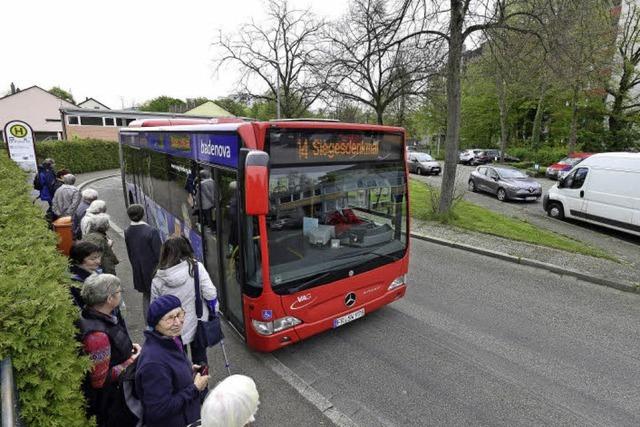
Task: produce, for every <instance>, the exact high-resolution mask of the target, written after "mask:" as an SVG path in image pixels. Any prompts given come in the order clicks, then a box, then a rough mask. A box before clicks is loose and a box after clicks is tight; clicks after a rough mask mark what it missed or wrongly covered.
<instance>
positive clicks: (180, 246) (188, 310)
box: [151, 236, 217, 365]
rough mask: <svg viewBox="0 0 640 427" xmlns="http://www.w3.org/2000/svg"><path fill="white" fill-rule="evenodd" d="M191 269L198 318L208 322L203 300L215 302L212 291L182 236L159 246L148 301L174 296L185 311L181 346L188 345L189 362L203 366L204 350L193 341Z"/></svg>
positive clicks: (194, 322)
mask: <svg viewBox="0 0 640 427" xmlns="http://www.w3.org/2000/svg"><path fill="white" fill-rule="evenodd" d="M195 268H198V274H199V276H200V292H201V294H202V295H201V300H202V317H201V318H200V319H201V320H206V319H208V318H209V307H208V305H207V303H206V301H205V300H209V301H211V300H214V299H216V297H217V292H216V288H215V286H214V285H213V283H212V282H211V278H210V277H209V273H207V270H206V269H205V268H204V265H202V264H201V263H200V262H198V261H197V260H196V258H195V256H194V254H193V249H192V248H191V244H190V243H189V241H188V240H187V239H186V238H185V237H182V236H178V237H170V238H169V239H167V240H166V241H165V242H164V243H163V244H162V249H161V250H160V260H159V261H158V268H157V270H156V274H155V276H154V278H153V281H152V282H151V302H153V300H154V299H156V298H158V297H160V296H162V295H175V296H176V297H178V298H179V299H180V301H181V302H182V308H183V309H184V311H185V316H184V326H183V329H182V343H183V344H184V346H185V348H186V346H187V344H191V360H192V362H193V363H194V364H196V365H206V364H207V349H206V348H201V347H200V346H199V345H197V343H196V342H195V341H194V335H195V332H196V327H197V325H198V319H197V318H196V297H195V286H194V271H195V270H194V269H195ZM216 308H217V306H216Z"/></svg>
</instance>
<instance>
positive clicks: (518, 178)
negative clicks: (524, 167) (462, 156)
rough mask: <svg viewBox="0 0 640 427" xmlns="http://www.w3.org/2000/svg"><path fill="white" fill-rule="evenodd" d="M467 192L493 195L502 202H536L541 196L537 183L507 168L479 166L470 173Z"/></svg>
mask: <svg viewBox="0 0 640 427" xmlns="http://www.w3.org/2000/svg"><path fill="white" fill-rule="evenodd" d="M469 190H471V191H474V192H476V191H486V192H487V193H491V194H495V195H496V196H497V197H498V200H500V201H502V202H504V201H506V200H510V199H519V200H538V199H539V198H540V196H541V195H542V187H541V186H540V184H539V183H538V182H536V181H535V180H534V179H532V178H531V177H529V176H528V175H526V174H525V173H524V172H522V171H519V170H518V169H515V168H511V167H507V166H479V167H478V168H476V170H474V171H473V172H471V176H470V177H469Z"/></svg>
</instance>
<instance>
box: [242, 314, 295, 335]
mask: <svg viewBox="0 0 640 427" xmlns="http://www.w3.org/2000/svg"><path fill="white" fill-rule="evenodd" d="M300 323H302V321H301V320H300V319H297V318H295V317H293V316H286V317H281V318H280V319H276V320H274V321H273V322H261V321H259V320H255V319H252V320H251V324H252V325H253V329H255V331H256V332H257V333H259V334H260V335H273V334H275V333H277V332H280V331H284V330H285V329H289V328H293V327H294V326H296V325H299V324H300Z"/></svg>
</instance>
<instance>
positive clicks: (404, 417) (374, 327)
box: [276, 240, 640, 426]
mask: <svg viewBox="0 0 640 427" xmlns="http://www.w3.org/2000/svg"><path fill="white" fill-rule="evenodd" d="M412 250H413V252H412V257H411V267H410V275H409V277H410V280H409V282H410V287H409V290H408V293H407V296H406V297H405V298H404V299H402V300H400V301H397V302H395V303H394V304H392V305H390V306H387V307H386V308H383V309H381V310H379V311H377V312H374V313H371V314H370V315H368V316H366V317H365V318H363V319H361V320H358V321H356V322H354V323H352V324H348V325H345V326H343V327H341V328H338V329H336V330H333V331H330V332H328V333H325V334H322V335H320V336H318V337H315V338H312V339H310V340H308V341H306V342H303V343H300V344H299V345H296V346H292V347H289V348H285V349H283V350H281V351H279V352H277V353H276V357H277V358H278V359H279V360H281V361H282V362H283V363H284V364H285V365H287V366H289V367H290V368H291V369H293V370H294V371H295V372H296V373H297V374H298V375H300V376H301V377H302V378H304V379H305V380H306V381H307V382H308V383H310V384H311V385H312V386H313V387H314V388H315V389H316V390H318V391H320V392H321V393H322V394H324V395H325V396H327V397H328V398H329V399H330V400H331V402H332V403H333V404H334V405H335V406H336V407H337V408H338V409H339V410H341V411H342V412H344V413H345V414H346V415H347V416H349V417H350V418H351V419H352V420H353V421H355V422H356V423H358V424H360V425H362V426H392V425H416V426H418V425H420V426H423V425H491V426H493V425H581V426H583V425H629V426H631V425H639V424H640V356H638V355H639V354H640V353H639V351H640V333H639V332H638V328H637V325H638V322H639V321H640V312H639V311H638V308H637V307H638V303H639V302H640V297H638V296H637V295H630V294H624V293H621V292H618V291H615V290H611V289H608V288H603V287H598V286H595V285H590V284H586V283H581V282H578V281H576V280H570V279H563V278H560V277H558V276H556V275H553V274H551V273H547V272H543V271H539V270H535V269H532V268H526V267H522V266H516V265H513V264H508V263H505V262H501V261H496V260H492V259H489V258H486V257H483V256H479V255H475V254H471V253H467V252H463V251H459V250H456V249H450V248H446V247H441V246H437V245H433V244H428V243H425V242H422V241H418V240H412Z"/></svg>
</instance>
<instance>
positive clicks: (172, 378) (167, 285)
mask: <svg viewBox="0 0 640 427" xmlns="http://www.w3.org/2000/svg"><path fill="white" fill-rule="evenodd" d="M54 164H55V163H54V162H53V160H51V159H47V161H45V162H44V163H43V166H42V167H41V168H40V169H41V170H40V171H39V174H38V177H37V179H38V180H39V181H40V182H41V183H44V184H46V185H47V189H46V190H43V189H41V190H40V194H41V196H40V197H41V198H42V200H44V201H48V202H49V204H50V208H49V210H50V211H52V212H53V214H54V215H56V216H62V215H64V216H71V217H72V226H73V237H74V243H73V245H72V247H71V250H70V253H69V273H70V278H71V285H70V288H69V289H70V295H71V298H72V300H73V302H74V304H75V305H76V306H77V308H78V313H79V319H78V322H77V326H78V330H79V332H78V337H77V338H78V340H79V342H80V343H81V346H82V350H83V352H84V354H86V355H87V356H88V357H89V359H90V360H91V362H92V369H91V370H90V372H89V373H88V374H87V377H86V379H85V381H84V383H83V392H84V394H85V398H86V400H87V407H86V411H87V417H95V419H96V421H97V425H98V426H99V427H102V426H122V427H127V426H132V427H133V426H148V427H153V426H167V427H172V426H176V427H184V426H187V425H189V426H211V427H213V426H238V427H239V426H244V425H246V424H248V423H250V422H252V421H253V416H254V415H255V413H256V411H257V408H258V404H259V397H258V391H257V388H256V386H255V383H254V382H253V380H252V379H251V378H248V377H245V376H242V375H232V376H230V377H228V378H227V379H225V380H224V381H222V382H221V383H220V384H218V385H217V386H216V387H215V388H214V389H213V390H211V391H210V392H209V393H208V394H206V398H205V393H206V392H207V389H208V383H209V375H208V360H207V353H206V350H207V349H206V348H203V347H201V346H200V345H198V344H197V342H196V341H195V340H194V334H195V330H196V325H197V323H198V320H199V319H198V317H197V315H196V307H195V304H196V295H195V289H196V287H195V286H194V284H195V282H194V281H195V280H198V283H199V289H200V293H201V300H202V312H203V314H202V316H201V317H200V319H206V318H208V316H209V310H217V305H216V303H215V301H216V298H217V291H216V288H215V285H214V284H213V282H212V281H211V278H210V276H209V274H208V272H207V270H206V268H205V267H204V265H202V263H200V262H199V261H198V260H197V259H196V257H195V255H194V252H193V248H192V247H191V244H190V242H189V241H188V239H186V238H185V237H182V236H173V237H170V238H169V239H167V240H166V241H165V242H164V243H161V240H160V234H159V232H158V230H157V229H155V228H154V227H151V226H149V225H148V224H147V223H146V222H144V221H143V218H144V217H145V212H144V208H143V207H142V206H140V205H131V206H130V207H129V208H128V209H127V214H128V216H129V219H130V220H131V223H130V225H129V227H127V228H126V230H125V244H126V248H127V254H128V258H129V261H130V262H131V266H132V274H133V285H134V289H136V290H137V291H138V292H140V293H141V294H142V301H143V312H144V318H145V323H146V325H147V329H146V330H145V332H144V337H145V341H144V344H143V345H142V346H141V345H139V344H136V343H134V342H133V340H132V339H131V337H130V335H129V331H128V329H127V325H126V322H125V319H124V317H123V315H122V311H121V309H120V308H121V306H122V304H123V292H124V289H123V288H122V284H121V281H120V279H119V278H118V277H117V275H116V265H117V264H118V263H119V260H118V258H117V256H116V254H115V252H114V250H113V239H111V237H110V236H109V235H108V232H109V223H110V217H109V215H108V214H107V213H106V210H107V209H106V203H105V202H104V201H103V200H100V199H99V198H98V193H97V191H95V190H93V189H85V190H84V191H82V192H80V191H79V190H78V188H77V187H75V177H74V176H73V175H71V174H70V173H69V172H68V171H66V170H63V171H61V172H64V173H63V174H61V175H60V176H59V177H58V176H57V174H56V172H55V171H54V169H53V167H54ZM40 172H42V177H40ZM52 176H53V177H55V178H54V179H55V181H56V182H59V183H60V184H58V185H56V184H55V183H51V184H52V185H51V186H49V185H48V184H49V183H50V181H51V177H52ZM56 195H57V196H56ZM196 272H197V274H196ZM189 353H190V354H189ZM203 401H204V403H202V402H203Z"/></svg>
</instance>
